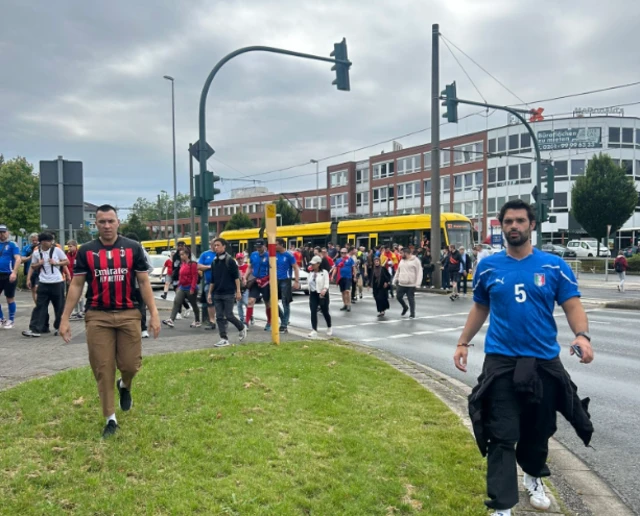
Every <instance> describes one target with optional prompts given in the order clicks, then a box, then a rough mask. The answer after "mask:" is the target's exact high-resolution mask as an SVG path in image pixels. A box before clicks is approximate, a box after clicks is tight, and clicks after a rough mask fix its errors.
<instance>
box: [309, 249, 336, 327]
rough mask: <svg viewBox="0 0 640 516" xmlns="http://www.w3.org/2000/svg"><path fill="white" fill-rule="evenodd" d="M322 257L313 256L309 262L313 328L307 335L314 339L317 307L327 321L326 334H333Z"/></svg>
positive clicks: (325, 272)
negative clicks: (321, 265)
mask: <svg viewBox="0 0 640 516" xmlns="http://www.w3.org/2000/svg"><path fill="white" fill-rule="evenodd" d="M321 263H322V258H321V257H320V256H314V257H313V258H311V261H310V262H309V264H310V265H311V272H310V273H309V308H310V309H311V327H312V328H313V330H312V331H311V333H310V334H309V337H310V338H312V339H314V338H316V337H317V336H318V308H320V310H321V311H322V315H323V316H324V320H325V321H326V322H327V335H329V336H331V335H333V330H332V329H331V314H330V313H329V273H328V272H327V271H326V270H324V269H322V268H321V267H320V264H321Z"/></svg>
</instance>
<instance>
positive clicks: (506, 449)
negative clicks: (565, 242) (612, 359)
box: [454, 199, 593, 516]
mask: <svg viewBox="0 0 640 516" xmlns="http://www.w3.org/2000/svg"><path fill="white" fill-rule="evenodd" d="M498 219H499V220H500V224H501V225H502V231H503V233H504V236H505V239H506V241H507V243H508V247H507V249H506V250H504V251H502V252H500V253H497V254H494V255H492V256H489V257H487V258H485V259H484V260H482V262H481V263H480V264H479V265H478V268H477V270H476V273H475V275H474V279H473V300H474V305H473V307H472V308H471V311H470V313H469V317H468V319H467V323H466V325H465V327H464V330H463V331H462V334H461V335H460V339H459V340H458V345H457V348H456V352H455V354H454V363H455V366H456V367H457V368H458V369H459V370H461V371H463V372H466V365H467V355H468V350H469V346H470V345H471V344H470V343H471V340H472V339H473V337H474V336H475V335H476V334H477V333H478V331H479V330H480V329H481V328H482V325H483V324H484V322H485V321H486V319H487V316H488V315H489V314H491V318H490V322H489V328H488V330H487V335H486V337H485V343H484V350H485V353H486V356H485V361H484V364H483V369H482V374H481V375H480V377H479V378H478V385H476V387H474V389H473V391H472V393H471V395H470V396H469V414H470V416H471V421H472V424H473V430H474V433H475V436H476V441H477V442H478V446H479V448H480V451H481V452H482V453H483V455H485V454H486V455H487V456H488V458H487V494H488V497H489V500H487V501H486V502H485V503H486V505H487V506H488V507H489V508H491V509H494V510H495V512H494V513H493V514H494V515H495V516H511V509H512V508H513V507H514V506H515V505H516V504H517V503H518V480H517V469H516V463H517V464H519V465H520V467H521V468H522V469H523V471H524V486H525V488H526V490H527V492H528V493H529V502H530V504H531V505H532V506H533V507H534V508H536V509H541V510H545V509H548V508H549V505H550V501H549V498H548V497H547V495H546V494H545V492H544V487H543V484H542V480H541V478H542V477H545V476H549V475H550V472H549V469H548V467H547V466H546V460H547V454H548V441H549V438H550V437H551V436H552V435H553V434H554V433H555V431H556V412H558V411H559V412H561V413H562V414H563V415H564V416H565V418H567V420H568V421H569V422H570V423H571V424H572V426H573V427H574V429H575V430H576V432H577V434H578V436H579V437H580V438H581V439H582V440H583V442H584V443H585V445H588V444H589V441H590V440H591V434H592V433H593V426H592V424H591V421H590V418H589V414H588V412H587V407H588V399H586V400H582V401H581V400H580V399H579V398H578V396H577V391H576V387H575V385H574V384H573V383H572V382H571V381H570V378H569V375H568V373H567V372H566V371H565V369H564V367H563V366H562V363H561V361H560V357H559V355H560V351H561V348H560V344H558V341H557V334H558V331H557V328H556V323H555V319H554V317H553V310H554V307H555V303H557V304H558V305H559V306H561V307H562V309H563V310H564V312H565V314H566V317H567V321H568V323H569V326H570V327H571V330H572V331H573V332H574V334H575V339H574V340H573V342H572V346H578V348H579V349H577V352H578V353H579V355H581V362H582V363H584V364H588V363H590V362H591V361H592V360H593V351H592V348H591V342H590V341H591V337H590V336H589V333H588V331H589V322H588V320H587V316H586V314H585V311H584V309H583V307H582V304H581V302H580V292H579V290H578V283H577V281H576V278H575V276H574V274H573V272H572V271H571V268H570V267H569V266H568V265H567V264H566V263H565V261H564V260H562V258H560V257H557V256H555V255H552V254H550V253H544V252H542V251H539V250H537V249H534V248H533V246H532V245H531V240H530V236H531V233H532V231H533V230H534V228H535V215H534V212H533V209H532V208H531V206H529V205H528V204H527V203H525V202H524V201H521V200H519V199H517V200H513V201H509V202H507V203H506V204H505V205H504V206H503V207H502V209H501V210H500V215H499V216H498ZM575 352H576V351H574V349H573V348H571V349H570V353H571V354H572V355H573V354H574V353H575Z"/></svg>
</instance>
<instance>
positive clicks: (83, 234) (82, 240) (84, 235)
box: [76, 228, 93, 244]
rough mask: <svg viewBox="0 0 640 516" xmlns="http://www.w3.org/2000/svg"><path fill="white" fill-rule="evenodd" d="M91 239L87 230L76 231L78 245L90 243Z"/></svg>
mask: <svg viewBox="0 0 640 516" xmlns="http://www.w3.org/2000/svg"><path fill="white" fill-rule="evenodd" d="M91 240H93V237H92V236H91V233H90V232H89V230H88V229H87V228H82V229H79V230H78V231H76V241H77V242H78V243H79V244H86V243H87V242H91Z"/></svg>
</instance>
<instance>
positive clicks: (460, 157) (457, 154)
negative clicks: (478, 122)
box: [453, 148, 464, 165]
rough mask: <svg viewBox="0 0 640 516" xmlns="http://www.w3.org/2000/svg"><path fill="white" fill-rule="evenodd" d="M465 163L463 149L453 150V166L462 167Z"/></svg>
mask: <svg viewBox="0 0 640 516" xmlns="http://www.w3.org/2000/svg"><path fill="white" fill-rule="evenodd" d="M461 163H464V151H463V150H462V148H456V149H453V164H454V165H460V164H461Z"/></svg>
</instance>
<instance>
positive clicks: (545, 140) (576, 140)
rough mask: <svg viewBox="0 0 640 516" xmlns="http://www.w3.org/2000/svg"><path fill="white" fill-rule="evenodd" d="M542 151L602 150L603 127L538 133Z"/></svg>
mask: <svg viewBox="0 0 640 516" xmlns="http://www.w3.org/2000/svg"><path fill="white" fill-rule="evenodd" d="M538 143H539V144H540V150H543V151H545V150H559V149H599V148H602V128H601V127H580V128H574V129H553V130H551V131H538Z"/></svg>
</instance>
